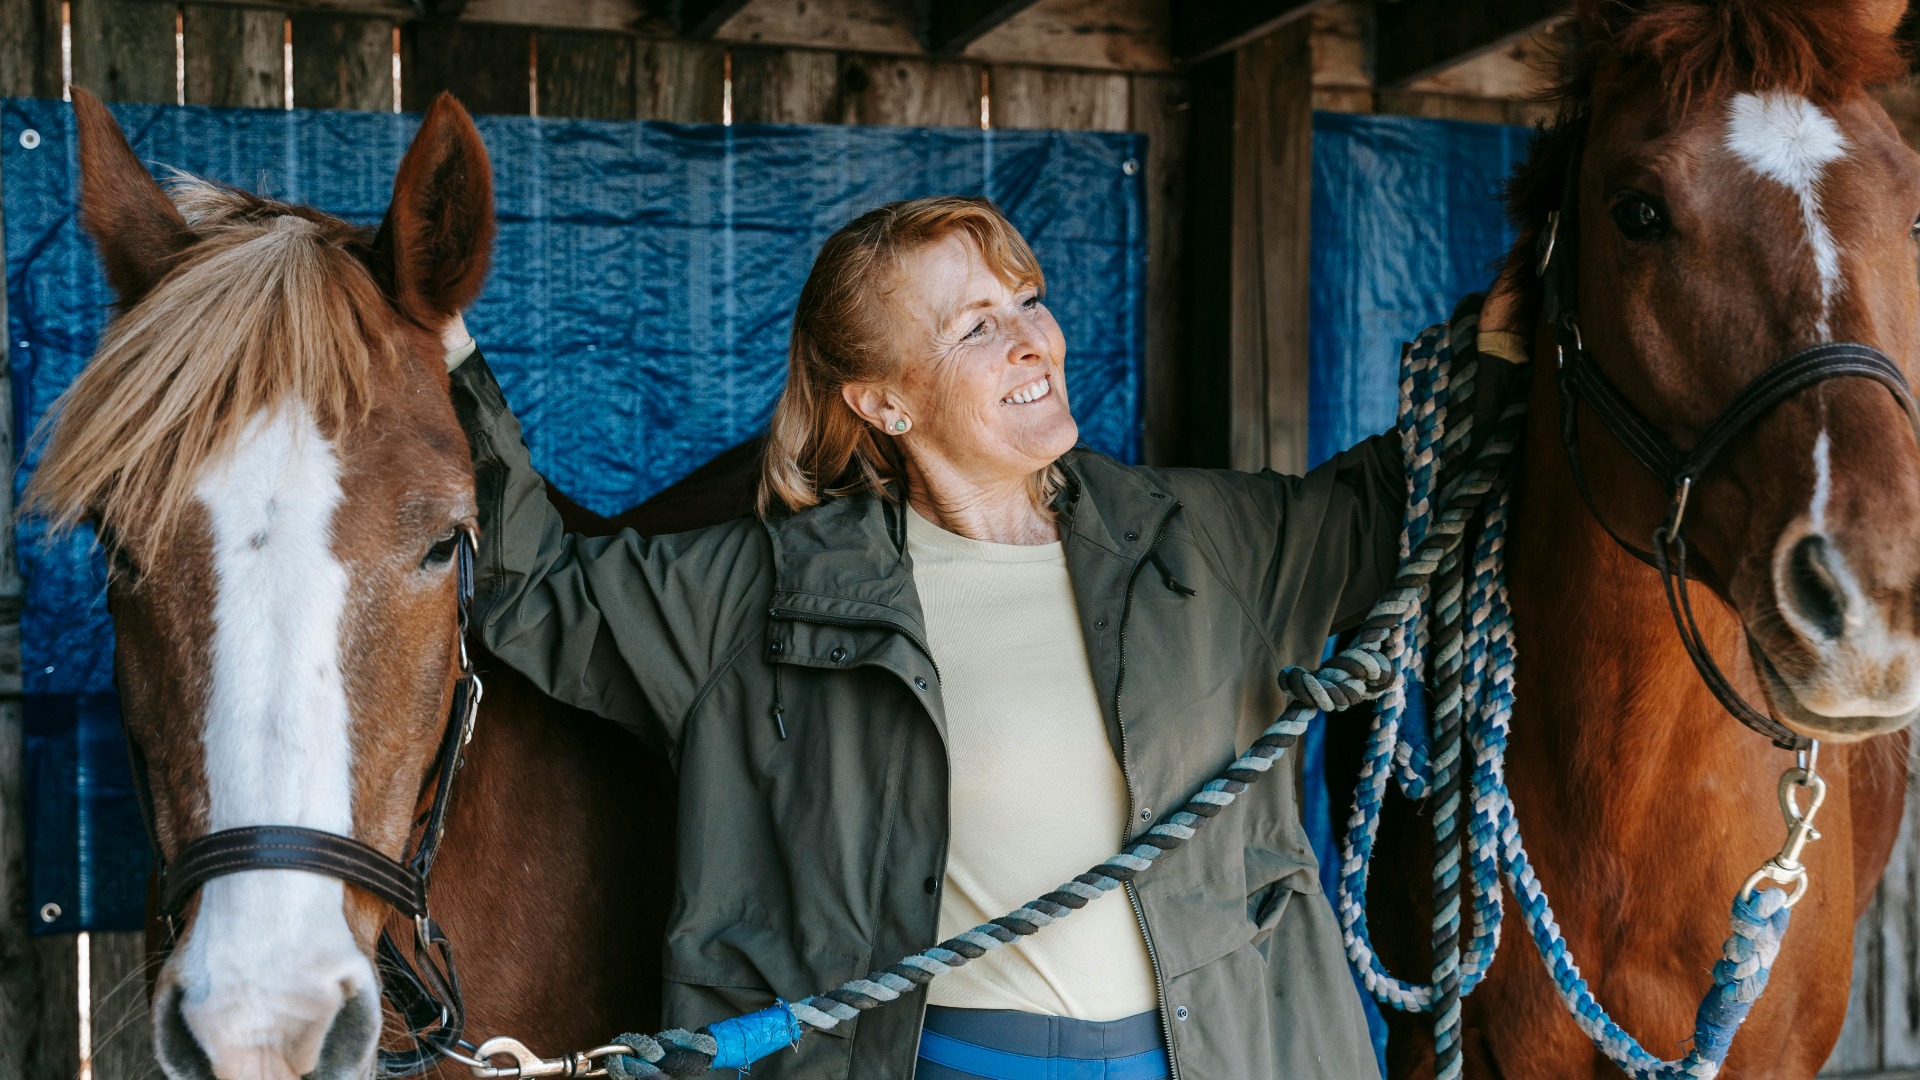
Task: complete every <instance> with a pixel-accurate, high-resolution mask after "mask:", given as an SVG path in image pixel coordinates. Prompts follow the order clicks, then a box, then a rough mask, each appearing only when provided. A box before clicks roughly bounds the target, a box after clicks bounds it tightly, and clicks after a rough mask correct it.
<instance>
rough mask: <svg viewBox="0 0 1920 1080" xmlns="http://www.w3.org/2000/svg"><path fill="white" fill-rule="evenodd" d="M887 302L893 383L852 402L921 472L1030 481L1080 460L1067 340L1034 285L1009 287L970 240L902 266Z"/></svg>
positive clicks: (860, 392)
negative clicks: (1065, 460)
mask: <svg viewBox="0 0 1920 1080" xmlns="http://www.w3.org/2000/svg"><path fill="white" fill-rule="evenodd" d="M884 302H885V303H886V305H887V309H888V313H889V316H890V318H889V322H890V323H891V328H892V333H891V335H890V337H891V340H892V344H893V348H894V355H895V358H896V367H895V370H894V373H893V375H892V377H891V378H890V379H889V380H887V382H885V383H884V384H880V385H876V386H869V387H858V388H849V393H848V399H849V402H850V403H851V404H852V405H853V406H854V408H855V410H856V411H858V412H859V413H860V414H861V415H862V416H864V417H866V418H867V419H868V421H869V422H873V423H877V425H878V426H879V427H880V428H881V430H882V432H883V433H884V434H886V435H888V436H891V437H893V438H896V439H898V440H899V441H900V447H901V449H902V450H903V451H905V452H906V455H907V457H908V459H909V460H911V461H912V462H913V463H914V464H915V465H916V466H918V467H919V470H920V471H921V472H923V473H927V472H931V471H933V470H936V469H937V470H939V471H941V472H945V473H949V474H953V475H955V476H956V478H962V479H965V480H967V481H970V482H972V483H976V484H993V483H1000V482H1006V481H1013V480H1023V479H1025V478H1026V477H1029V476H1031V475H1032V474H1034V473H1035V472H1038V471H1039V470H1041V469H1044V468H1046V467H1047V466H1049V465H1051V464H1053V462H1054V461H1055V460H1056V459H1057V458H1059V457H1060V455H1061V454H1064V453H1066V452H1067V451H1068V450H1071V449H1073V444H1074V443H1075V442H1076V441H1077V440H1078V439H1079V435H1080V429H1079V426H1078V425H1077V424H1075V423H1074V421H1073V416H1072V414H1071V413H1070V412H1068V410H1067V386H1066V380H1065V378H1064V372H1063V366H1064V364H1065V361H1066V352H1067V345H1066V341H1065V340H1064V339H1063V338H1062V337H1061V336H1060V325H1059V324H1058V323H1056V322H1054V321H1053V314H1052V313H1051V312H1049V311H1048V310H1047V308H1046V305H1045V304H1042V303H1041V302H1040V298H1039V296H1038V295H1037V294H1036V291H1035V290H1034V289H1033V288H1032V287H1031V286H1026V285H1012V286H1009V285H1007V284H1006V283H1005V282H1003V281H1001V280H1000V279H999V277H997V276H996V275H995V274H994V273H993V271H992V270H991V269H990V268H989V267H988V266H987V264H986V262H985V261H984V260H982V258H981V257H980V254H979V252H978V250H977V249H976V248H975V247H974V245H973V243H972V241H971V240H969V239H968V238H966V237H965V236H951V237H948V238H947V239H945V240H941V241H939V242H937V243H933V244H929V245H927V246H926V247H923V248H921V249H919V250H918V251H915V252H912V253H910V254H908V255H907V256H905V257H904V258H902V259H901V260H900V267H899V270H898V272H897V274H896V275H895V278H894V283H893V287H892V289H891V290H890V291H889V292H887V293H886V294H885V301H884ZM902 418H904V419H906V420H907V421H908V422H909V425H910V426H909V428H908V430H907V431H906V432H905V433H899V432H897V431H896V430H895V424H896V421H898V420H900V419H902Z"/></svg>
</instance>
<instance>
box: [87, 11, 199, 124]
mask: <svg viewBox="0 0 1920 1080" xmlns="http://www.w3.org/2000/svg"><path fill="white" fill-rule="evenodd" d="M71 10H72V35H73V82H74V85H76V86H83V87H85V88H87V89H88V90H91V91H93V93H94V94H96V95H98V96H99V98H100V100H102V101H165V102H171V101H175V100H177V95H178V92H179V88H178V85H177V84H176V82H175V70H174V44H173V17H174V14H175V11H176V9H175V8H174V6H173V5H172V4H156V3H151V2H150V0H73V6H72V9H71Z"/></svg>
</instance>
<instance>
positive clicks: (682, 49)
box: [633, 40, 726, 124]
mask: <svg viewBox="0 0 1920 1080" xmlns="http://www.w3.org/2000/svg"><path fill="white" fill-rule="evenodd" d="M725 85H726V48H725V47H724V46H720V45H710V44H707V43H705V42H689V41H661V40H645V41H639V42H636V43H635V48H634V77H633V97H634V107H633V115H634V116H635V117H637V118H639V119H641V120H674V121H678V122H679V123H683V124H717V123H719V122H720V111H721V97H722V93H723V89H724V87H725Z"/></svg>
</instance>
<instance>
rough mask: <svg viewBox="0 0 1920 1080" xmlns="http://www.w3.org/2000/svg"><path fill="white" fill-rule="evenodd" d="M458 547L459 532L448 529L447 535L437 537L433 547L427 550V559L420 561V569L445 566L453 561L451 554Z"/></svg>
mask: <svg viewBox="0 0 1920 1080" xmlns="http://www.w3.org/2000/svg"><path fill="white" fill-rule="evenodd" d="M459 547H460V530H459V529H450V530H448V532H447V535H445V536H442V537H437V538H436V539H435V540H434V541H433V546H432V547H430V548H428V549H427V557H426V558H424V559H421V560H420V565H421V566H422V567H435V566H445V565H447V564H448V563H450V562H452V561H453V553H454V552H455V551H457V550H459Z"/></svg>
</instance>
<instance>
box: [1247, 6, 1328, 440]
mask: <svg viewBox="0 0 1920 1080" xmlns="http://www.w3.org/2000/svg"><path fill="white" fill-rule="evenodd" d="M1308 30H1309V28H1308V26H1307V23H1306V22H1305V21H1304V20H1301V21H1296V22H1294V23H1291V24H1289V25H1287V26H1284V27H1282V28H1281V29H1279V30H1277V31H1275V32H1274V33H1272V34H1269V35H1268V36H1266V37H1264V38H1260V39H1258V40H1256V41H1253V42H1251V43H1249V44H1247V45H1243V46H1241V47H1240V49H1239V50H1238V56H1237V57H1236V58H1235V79H1234V144H1233V241H1232V242H1233V249H1232V262H1233V291H1232V300H1233V315H1232V358H1233V360H1232V388H1233V394H1232V404H1231V406H1230V415H1229V423H1230V445H1231V461H1232V463H1233V467H1234V468H1236V469H1260V468H1273V469H1277V470H1279V471H1280V472H1285V473H1298V472H1303V471H1305V469H1306V466H1307V306H1308V293H1307V267H1308V263H1309V251H1308V246H1309V237H1310V233H1311V188H1312V180H1313V56H1312V51H1311V49H1310V48H1309V33H1308Z"/></svg>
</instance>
